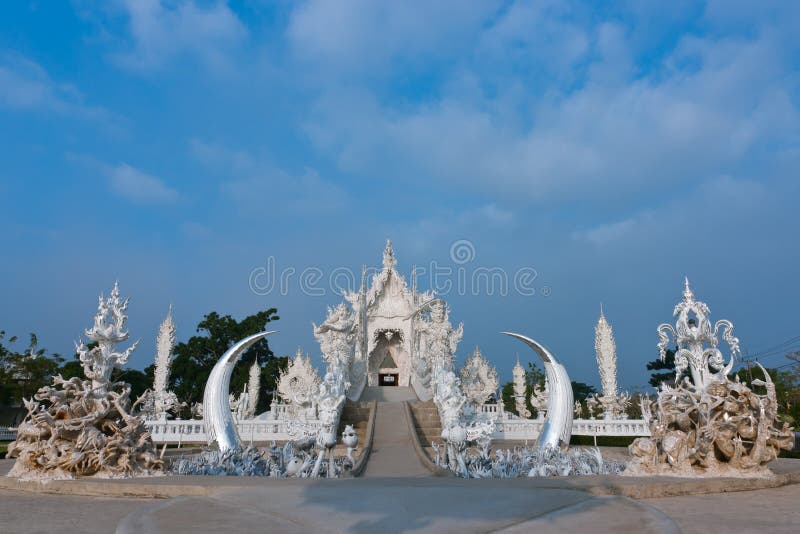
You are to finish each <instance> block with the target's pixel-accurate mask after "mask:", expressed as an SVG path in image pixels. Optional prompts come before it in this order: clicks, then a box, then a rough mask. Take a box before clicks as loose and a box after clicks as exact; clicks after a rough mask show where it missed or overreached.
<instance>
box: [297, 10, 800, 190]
mask: <svg viewBox="0 0 800 534" xmlns="http://www.w3.org/2000/svg"><path fill="white" fill-rule="evenodd" d="M554 9H555V8H554ZM527 11H528V12H526V9H524V8H523V7H521V6H519V5H518V4H516V3H515V4H513V5H512V7H511V8H510V9H509V10H507V12H505V15H507V16H500V17H498V18H497V19H494V20H493V19H491V18H489V19H487V20H485V21H484V22H485V25H484V26H485V31H484V33H483V35H482V37H481V38H480V39H478V40H477V41H476V43H477V44H476V45H475V48H474V57H475V58H477V59H475V60H474V61H473V54H471V53H470V52H469V51H467V52H465V53H464V54H462V57H463V58H464V59H463V61H462V62H461V63H459V65H458V67H457V68H456V69H455V71H454V72H451V73H449V78H448V81H447V82H445V83H443V84H442V85H441V86H437V89H438V90H437V91H434V92H432V96H430V97H429V98H425V99H407V98H392V97H388V96H386V94H385V93H384V92H383V91H382V89H380V88H378V89H374V90H371V89H370V88H368V87H366V86H364V85H363V84H362V85H361V86H355V87H354V86H353V85H351V84H348V85H345V84H333V85H332V86H327V87H325V88H324V89H322V90H321V92H320V94H319V96H318V98H317V99H316V101H315V104H314V105H313V106H312V107H311V108H310V113H309V117H308V119H307V121H306V125H305V126H306V131H307V132H308V134H309V135H310V137H311V138H312V140H313V141H314V143H315V144H316V145H317V147H318V148H319V149H320V150H322V151H323V152H325V153H327V154H330V155H331V156H332V157H333V158H335V161H336V162H337V163H338V165H339V166H340V168H341V169H343V170H345V171H346V172H350V173H358V174H362V175H365V176H383V177H385V178H387V179H392V180H396V179H399V178H403V179H416V180H419V181H420V182H421V183H424V182H425V181H428V180H436V181H439V182H443V183H445V184H447V185H450V186H453V187H458V188H459V189H460V190H464V191H467V192H473V193H479V194H488V195H490V197H495V198H497V197H498V196H499V197H501V198H515V199H521V200H527V201H534V202H540V203H546V202H552V201H564V200H565V199H569V200H574V199H581V200H587V199H588V200H589V201H593V202H603V203H606V202H609V201H611V202H614V203H619V204H624V203H625V202H630V201H631V200H632V199H637V198H638V196H639V195H641V194H649V195H652V193H653V192H654V191H655V192H657V191H659V190H667V189H669V188H672V187H675V186H677V185H686V184H691V183H693V182H695V181H697V180H704V179H706V177H707V176H713V175H715V174H718V173H719V172H724V171H725V170H726V169H729V168H735V167H737V166H739V165H741V164H742V162H744V161H749V162H751V163H752V162H754V161H758V158H763V157H765V156H764V154H766V153H768V152H769V151H770V150H771V149H772V148H773V147H774V146H776V145H780V144H783V143H785V142H787V140H790V139H796V138H798V136H800V113H798V109H797V105H796V103H795V102H796V100H795V98H794V97H793V95H792V93H791V91H792V85H791V84H790V83H787V81H788V80H789V79H791V78H792V77H794V78H796V76H795V75H793V74H792V73H791V63H790V61H791V58H790V57H787V55H786V54H785V53H784V52H783V51H782V45H781V41H780V40H779V39H777V38H776V37H775V36H774V35H773V34H772V33H771V32H770V31H769V28H765V29H764V30H763V31H761V32H759V33H758V34H756V35H749V36H746V37H725V38H723V37H720V36H692V35H684V36H683V38H681V39H680V40H679V41H678V42H677V44H676V45H675V46H674V47H673V48H672V49H671V50H669V51H668V52H667V53H666V54H664V56H663V57H661V56H658V55H655V56H654V57H652V58H648V61H653V64H652V65H648V66H644V65H642V64H641V63H637V61H640V59H637V58H640V54H641V52H640V51H638V50H636V49H635V48H634V43H633V42H632V41H631V37H630V33H629V32H628V30H626V28H625V27H623V26H620V25H616V24H614V25H612V24H600V25H597V26H586V25H581V23H580V21H575V20H572V19H569V18H568V17H565V16H562V15H563V13H562V12H560V11H558V10H557V9H555V10H550V11H547V10H545V12H542V11H541V10H540V11H535V10H533V9H528V10H527ZM516 13H519V14H520V17H519V19H518V20H514V19H509V18H508V17H511V16H513V15H514V14H516ZM364 16H366V15H364ZM422 18H424V17H422ZM537 34H539V35H542V36H544V37H547V36H548V35H550V36H553V42H552V43H550V44H549V47H545V48H544V52H542V51H541V50H539V47H538V44H539V42H540V41H538V40H537V38H536V37H531V35H534V36H535V35H537ZM544 37H543V38H544ZM320 46H322V45H320ZM382 46H383V47H389V48H391V45H390V44H386V43H385V42H384V41H380V40H378V41H376V42H375V47H377V48H380V47H382ZM337 53H338V52H337ZM366 53H367V54H373V53H375V52H374V51H369V52H366ZM540 73H544V76H542V75H540ZM553 73H555V74H554V75H553V77H550V76H549V74H553ZM559 73H561V74H560V75H559ZM543 79H544V80H549V81H543Z"/></svg>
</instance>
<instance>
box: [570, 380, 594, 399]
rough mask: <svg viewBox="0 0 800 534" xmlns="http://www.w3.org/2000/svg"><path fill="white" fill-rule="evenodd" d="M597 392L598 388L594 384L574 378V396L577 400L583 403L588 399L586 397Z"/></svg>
mask: <svg viewBox="0 0 800 534" xmlns="http://www.w3.org/2000/svg"><path fill="white" fill-rule="evenodd" d="M595 393H597V390H596V389H595V387H594V386H590V385H589V384H584V383H583V382H575V381H574V380H573V381H572V396H573V397H574V398H575V400H576V401H579V402H580V403H583V402H585V401H586V398H587V397H588V396H589V395H593V394H595Z"/></svg>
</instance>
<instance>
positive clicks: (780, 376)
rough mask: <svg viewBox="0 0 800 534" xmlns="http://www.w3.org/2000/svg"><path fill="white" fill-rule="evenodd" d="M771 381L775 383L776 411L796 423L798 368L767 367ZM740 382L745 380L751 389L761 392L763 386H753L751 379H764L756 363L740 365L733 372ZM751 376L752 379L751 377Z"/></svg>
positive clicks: (799, 407) (799, 391) (799, 415)
mask: <svg viewBox="0 0 800 534" xmlns="http://www.w3.org/2000/svg"><path fill="white" fill-rule="evenodd" d="M767 373H769V376H770V378H771V379H772V382H773V383H774V384H775V396H776V397H777V398H778V413H779V414H780V415H781V416H782V417H783V418H784V419H787V420H788V421H789V423H790V424H796V422H797V421H798V420H800V369H798V368H797V367H794V368H791V369H788V370H787V369H769V368H767ZM735 375H736V377H737V378H738V379H739V381H740V382H745V383H747V384H748V385H749V387H750V388H751V389H755V390H756V391H759V392H763V386H754V385H753V384H752V380H762V381H763V380H764V379H765V377H764V372H763V371H762V370H761V368H760V367H759V366H757V365H754V366H751V367H750V368H749V369H748V368H747V367H742V368H741V369H739V370H738V371H736V373H735ZM751 376H752V379H751Z"/></svg>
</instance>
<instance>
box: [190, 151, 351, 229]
mask: <svg viewBox="0 0 800 534" xmlns="http://www.w3.org/2000/svg"><path fill="white" fill-rule="evenodd" d="M189 153H190V155H192V157H194V158H195V159H196V160H197V161H198V162H200V163H202V164H203V165H205V166H206V167H207V168H208V169H210V170H214V171H216V172H218V173H220V174H221V175H223V176H224V181H223V182H222V184H221V189H222V192H223V193H224V194H225V195H226V196H228V198H230V199H231V200H233V202H234V204H235V206H236V208H237V210H239V211H241V212H243V213H248V214H258V215H261V214H263V213H264V211H265V210H267V209H268V210H270V211H279V212H282V213H287V214H300V215H315V214H316V215H319V214H329V213H333V212H336V211H337V210H341V209H343V208H344V207H345V206H346V205H347V204H348V202H349V196H348V195H347V193H346V192H345V191H344V189H342V188H341V187H339V186H338V185H336V184H334V183H333V182H330V181H328V180H325V179H323V178H322V177H321V176H320V175H319V173H318V172H317V171H316V170H315V169H312V168H306V169H304V170H303V171H302V172H299V173H292V172H288V171H286V170H284V169H281V168H279V167H277V166H275V165H274V164H273V163H271V162H270V161H269V159H268V158H267V157H266V156H262V155H257V154H253V153H251V152H247V151H245V150H240V149H230V148H227V147H224V146H221V145H218V144H215V143H210V142H207V141H203V140H201V139H192V140H190V141H189Z"/></svg>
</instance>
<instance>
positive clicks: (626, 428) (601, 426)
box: [479, 403, 650, 440]
mask: <svg viewBox="0 0 800 534" xmlns="http://www.w3.org/2000/svg"><path fill="white" fill-rule="evenodd" d="M479 411H480V413H481V414H487V415H491V416H495V417H496V421H497V423H496V424H497V429H496V430H495V432H494V434H492V439H508V440H535V439H536V438H538V437H539V434H540V433H541V431H542V425H544V419H523V418H521V417H519V416H517V415H514V414H512V413H510V412H506V411H505V409H504V408H503V404H502V403H498V404H484V405H482V406H480V410H479ZM572 435H573V436H630V437H634V436H649V435H650V427H649V426H648V424H647V423H646V422H645V421H644V420H643V419H610V420H609V419H574V420H573V421H572Z"/></svg>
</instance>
